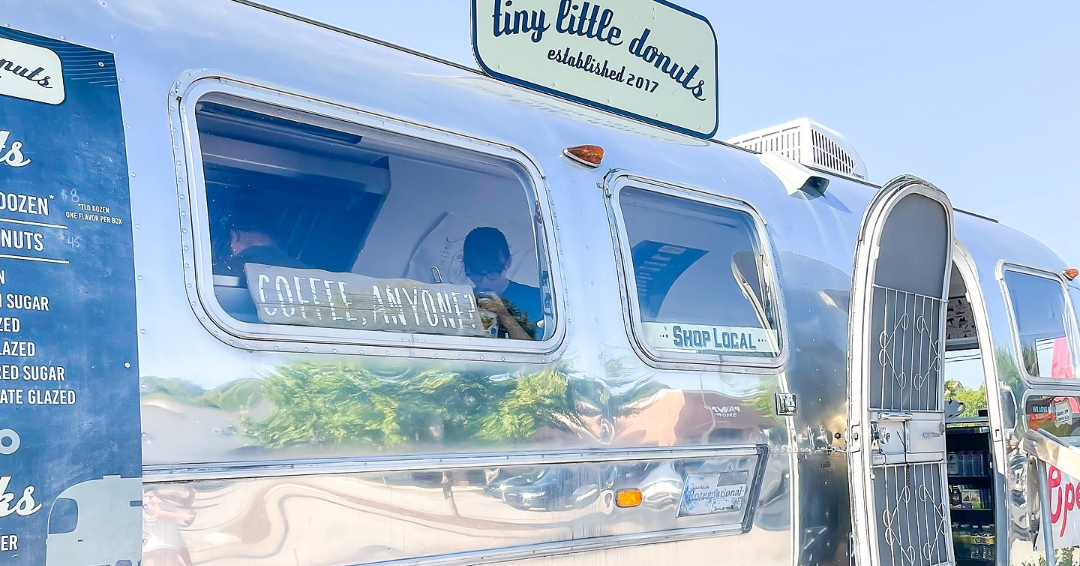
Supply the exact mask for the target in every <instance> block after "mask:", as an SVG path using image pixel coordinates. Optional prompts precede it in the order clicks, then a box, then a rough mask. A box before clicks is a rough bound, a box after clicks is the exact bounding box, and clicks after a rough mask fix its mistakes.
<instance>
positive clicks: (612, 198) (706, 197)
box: [604, 170, 790, 373]
mask: <svg viewBox="0 0 1080 566" xmlns="http://www.w3.org/2000/svg"><path fill="white" fill-rule="evenodd" d="M625 188H632V189H638V190H643V191H649V192H653V193H656V194H660V195H665V196H670V197H674V198H679V199H683V200H686V201H689V202H694V203H698V204H705V205H709V206H717V207H720V208H725V209H728V210H732V211H735V212H741V213H744V214H746V215H748V216H749V217H750V219H751V221H752V222H753V224H754V229H755V230H756V233H755V234H754V235H755V236H756V237H757V241H758V245H759V246H760V248H761V249H760V250H759V252H760V253H761V254H762V255H763V256H764V258H765V262H764V263H765V265H764V266H763V267H764V269H763V271H764V276H765V282H766V284H767V285H768V286H769V295H770V299H771V300H772V302H773V304H774V305H775V309H776V312H775V316H776V320H777V325H776V326H777V328H775V331H776V333H777V346H778V347H779V349H780V351H779V352H778V353H777V354H776V355H775V356H767V357H766V356H745V355H738V354H705V353H697V352H667V351H662V350H657V349H654V348H652V347H650V346H649V345H648V344H646V342H645V339H644V331H643V327H642V325H641V322H642V320H641V309H640V304H639V299H638V295H637V282H636V279H635V277H634V267H633V260H632V257H633V254H632V252H631V249H630V241H629V236H628V234H627V232H626V223H625V219H624V218H623V213H622V198H621V197H622V190H623V189H625ZM604 196H605V200H606V201H607V209H608V224H609V226H610V228H611V237H612V240H613V241H614V242H615V263H616V268H617V269H618V280H619V295H620V299H621V301H622V311H623V322H624V326H625V329H626V335H627V338H628V339H629V340H630V344H631V346H632V347H633V349H634V351H635V352H637V354H638V356H639V357H640V358H641V360H642V361H644V362H645V363H646V364H648V365H649V366H652V367H655V368H658V369H679V370H716V369H720V370H724V371H735V372H754V371H762V372H769V373H771V372H774V371H776V370H778V369H781V368H783V367H784V366H785V365H786V363H787V359H788V356H789V351H790V348H789V346H788V338H787V333H786V332H785V331H784V329H785V327H786V324H787V315H786V310H785V308H784V301H783V296H784V294H783V289H782V288H781V285H780V279H779V277H778V275H777V267H776V266H777V265H778V260H777V256H776V252H775V248H774V246H773V245H772V240H771V238H770V237H769V232H768V229H767V224H766V222H765V219H764V217H762V215H761V214H760V213H759V212H758V210H757V209H756V208H754V206H753V205H751V204H750V203H748V202H746V201H743V200H739V199H734V198H730V197H727V196H722V195H718V194H715V193H712V192H708V191H705V190H703V189H698V188H694V187H689V186H685V185H679V184H675V183H669V182H666V181H661V180H658V179H653V178H650V177H646V176H642V175H638V174H634V173H631V172H628V171H620V170H613V171H611V172H610V173H608V175H607V176H606V177H605V179H604Z"/></svg>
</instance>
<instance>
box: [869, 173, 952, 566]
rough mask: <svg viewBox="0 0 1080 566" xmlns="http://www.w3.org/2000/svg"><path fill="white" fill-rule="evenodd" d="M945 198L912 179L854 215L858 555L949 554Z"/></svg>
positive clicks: (892, 564) (906, 561)
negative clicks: (859, 216)
mask: <svg viewBox="0 0 1080 566" xmlns="http://www.w3.org/2000/svg"><path fill="white" fill-rule="evenodd" d="M951 265H952V206H951V205H950V203H949V201H948V198H947V197H946V196H945V195H944V193H942V192H941V191H940V190H938V189H937V188H935V187H933V186H932V185H930V184H929V183H926V182H925V181H922V180H920V179H917V178H915V177H900V178H897V179H894V180H893V181H891V182H890V183H888V184H887V185H886V186H885V187H884V188H883V189H882V190H881V191H880V192H879V193H878V195H877V196H876V197H875V198H874V200H873V201H872V202H871V203H870V206H869V208H868V209H867V212H866V215H865V216H864V218H863V223H862V228H861V231H860V237H859V243H858V244H857V247H856V261H855V268H854V273H853V278H852V283H853V287H852V303H851V304H852V309H851V315H850V316H851V342H850V348H849V351H848V360H849V372H848V374H849V380H850V381H849V393H850V395H851V405H850V410H849V415H848V417H849V420H848V422H849V427H850V430H849V438H850V440H851V443H850V450H849V452H850V455H849V464H850V468H849V469H850V470H851V479H852V481H851V489H852V498H851V500H852V507H853V509H852V520H853V523H854V524H853V525H852V528H853V530H854V533H855V541H856V545H855V551H856V552H857V554H856V557H857V560H858V561H859V562H860V563H862V564H863V565H869V564H872V565H875V566H876V565H881V566H935V565H941V564H953V563H954V559H953V550H952V538H951V529H950V525H949V509H948V496H947V493H948V492H947V487H946V473H945V413H944V401H943V397H944V381H943V378H942V371H941V368H942V354H943V353H944V349H945V348H944V336H945V332H944V328H945V314H946V308H945V306H946V304H947V301H948V276H949V274H950V267H951Z"/></svg>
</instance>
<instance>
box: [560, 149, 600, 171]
mask: <svg viewBox="0 0 1080 566" xmlns="http://www.w3.org/2000/svg"><path fill="white" fill-rule="evenodd" d="M562 153H563V155H565V156H567V157H569V158H570V159H571V160H573V161H576V162H578V163H580V164H582V165H584V166H586V167H599V166H600V162H601V161H603V160H604V148H602V147H600V146H598V145H575V146H574V147H568V148H566V149H564V150H563V151H562Z"/></svg>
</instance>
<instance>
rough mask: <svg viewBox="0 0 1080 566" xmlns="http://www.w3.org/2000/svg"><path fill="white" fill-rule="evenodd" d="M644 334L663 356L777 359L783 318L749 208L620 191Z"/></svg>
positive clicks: (630, 270)
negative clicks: (776, 303) (779, 313)
mask: <svg viewBox="0 0 1080 566" xmlns="http://www.w3.org/2000/svg"><path fill="white" fill-rule="evenodd" d="M618 207H619V212H620V213H621V216H622V223H623V228H624V230H625V235H624V238H625V242H624V249H623V254H624V260H625V261H624V265H625V266H626V269H627V271H628V273H627V280H628V283H629V285H628V287H630V288H631V289H632V291H633V296H634V299H633V300H634V302H635V303H636V304H635V305H633V306H634V307H636V308H635V309H633V310H634V312H635V315H634V316H635V317H636V320H635V321H634V324H635V331H636V332H637V333H638V334H639V336H638V340H639V342H641V343H643V345H644V346H645V348H646V349H647V350H648V351H649V352H650V353H651V354H653V355H655V356H657V357H658V358H675V359H686V354H691V355H692V356H696V357H697V359H702V358H700V355H707V356H709V358H706V361H707V359H716V356H717V355H721V356H751V357H775V356H777V355H778V354H779V352H780V343H779V337H778V332H777V330H778V321H777V313H776V308H775V305H774V302H773V298H772V289H771V284H770V283H769V281H770V277H769V276H768V274H767V272H768V267H767V265H768V262H767V260H766V255H765V252H764V250H763V248H762V246H761V243H760V241H759V235H758V228H757V224H756V223H755V221H754V218H753V217H752V216H751V215H750V214H749V213H748V212H746V211H743V210H737V209H735V208H729V207H727V206H719V205H717V204H712V203H707V202H701V201H697V200H691V199H688V198H683V197H680V196H675V195H671V194H666V193H662V192H657V191H653V190H646V189H642V188H637V187H633V186H628V187H624V188H623V189H622V190H620V191H619V192H618Z"/></svg>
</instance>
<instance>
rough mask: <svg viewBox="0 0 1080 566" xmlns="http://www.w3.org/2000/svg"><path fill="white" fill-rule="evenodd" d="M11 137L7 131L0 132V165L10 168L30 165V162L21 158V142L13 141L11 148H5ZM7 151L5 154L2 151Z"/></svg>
mask: <svg viewBox="0 0 1080 566" xmlns="http://www.w3.org/2000/svg"><path fill="white" fill-rule="evenodd" d="M9 137H11V132H10V131H9V130H0V154H2V157H0V163H3V164H4V165H9V166H11V167H25V166H27V165H29V164H30V160H29V159H26V158H25V157H23V154H22V146H23V144H22V142H20V141H13V142H11V147H10V148H8V147H7V142H8V138H9ZM5 149H7V152H6V153H5V152H4V150H5Z"/></svg>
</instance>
